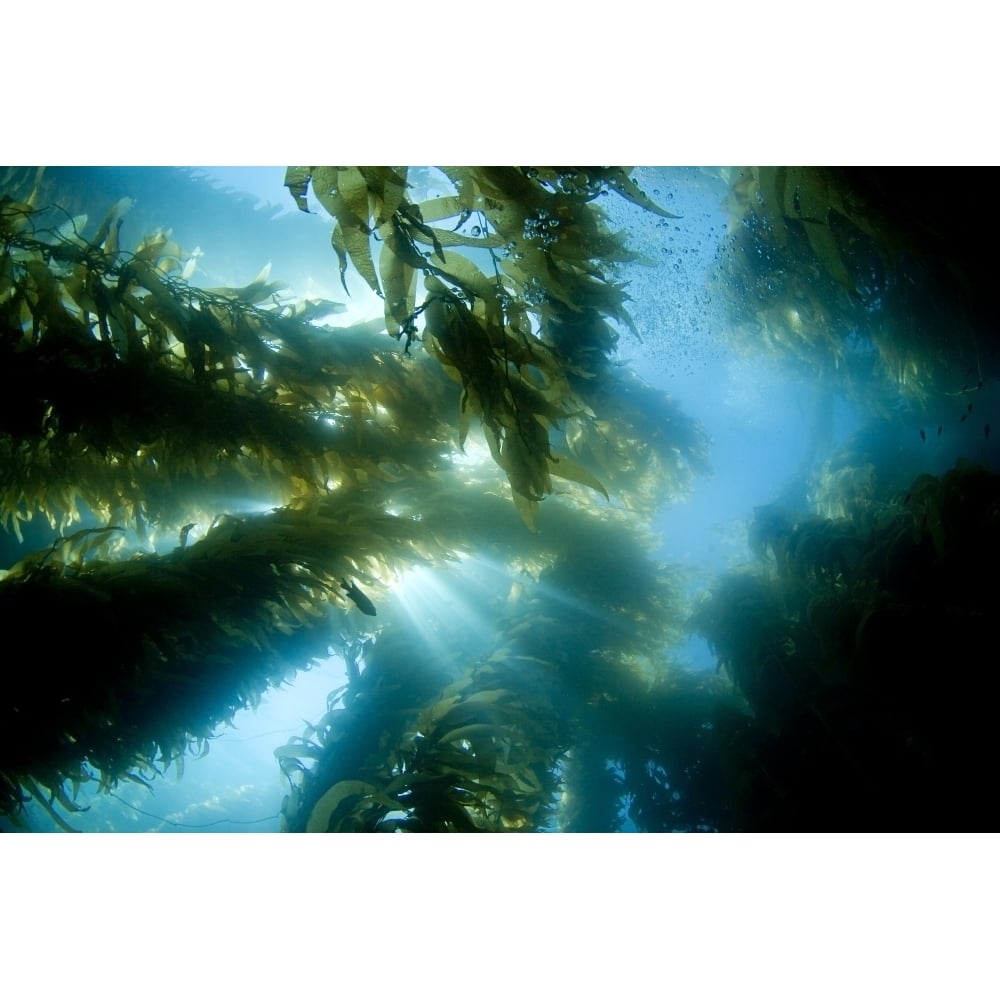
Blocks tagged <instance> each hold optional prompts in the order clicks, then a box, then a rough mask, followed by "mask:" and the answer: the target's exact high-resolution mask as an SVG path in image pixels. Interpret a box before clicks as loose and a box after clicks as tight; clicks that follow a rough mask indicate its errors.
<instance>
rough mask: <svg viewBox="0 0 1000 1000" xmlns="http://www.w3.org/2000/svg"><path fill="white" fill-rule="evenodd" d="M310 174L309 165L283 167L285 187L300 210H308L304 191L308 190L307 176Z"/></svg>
mask: <svg viewBox="0 0 1000 1000" xmlns="http://www.w3.org/2000/svg"><path fill="white" fill-rule="evenodd" d="M311 176H312V169H311V168H310V167H287V168H286V169H285V187H286V188H288V193H289V194H290V195H291V196H292V198H293V199H294V200H295V204H296V205H297V206H298V209H299V211H300V212H308V211H309V202H308V201H306V192H307V191H308V190H309V178H310V177H311Z"/></svg>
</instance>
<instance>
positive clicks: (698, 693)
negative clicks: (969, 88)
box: [0, 166, 1000, 833]
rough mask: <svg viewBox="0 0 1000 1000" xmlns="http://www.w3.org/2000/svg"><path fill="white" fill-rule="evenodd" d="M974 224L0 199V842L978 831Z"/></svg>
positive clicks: (981, 340) (988, 407)
mask: <svg viewBox="0 0 1000 1000" xmlns="http://www.w3.org/2000/svg"><path fill="white" fill-rule="evenodd" d="M986 180H988V175H987V174H986V173H985V171H982V170H979V171H976V170H972V169H969V170H944V171H929V170H917V169H913V168H818V167H808V168H802V167H711V168H708V167H706V168H696V167H683V168H677V167H670V168H667V167H637V168H618V167H425V166H420V167H303V166H292V167H266V168H263V167H227V168H219V167H58V168H57V167H50V168H44V169H43V168H36V167H0V322H2V327H0V380H2V391H0V615H2V620H3V621H4V622H5V624H6V625H7V629H8V647H7V653H6V654H5V656H4V676H5V681H6V683H5V685H4V690H3V693H2V695H0V830H3V831H9V832H70V831H80V832H86V833H95V832H118V833H126V832H154V831H155V832H176V833H182V832H191V833H199V832H200V833H208V832H225V833H234V832H271V833H274V832H279V831H281V832H317V833H326V832H329V833H347V832H592V833H593V832H600V833H610V832H658V833H665V832H744V831H745V832H801V831H824V832H826V831H858V832H883V831H884V832H900V831H929V830H938V831H942V830H943V831H954V832H960V831H989V830H991V829H992V828H993V827H994V825H995V821H994V820H993V819H992V815H993V811H992V809H990V808H989V796H988V794H987V790H988V788H989V787H991V781H990V779H991V778H992V776H993V774H994V772H995V768H996V765H997V763H998V759H997V757H998V755H997V750H996V738H995V733H996V727H997V723H996V719H995V711H996V708H995V706H996V705H997V702H998V695H1000V682H998V680H997V677H998V672H997V668H996V662H997V640H998V634H997V624H998V609H1000V579H998V575H997V572H996V566H997V562H998V557H1000V468H998V462H1000V445H998V441H997V435H998V434H1000V381H998V380H1000V357H998V355H997V350H996V339H997V329H998V324H997V321H998V308H997V299H996V297H995V296H994V295H993V294H991V287H992V286H991V281H995V279H993V278H992V275H991V274H988V273H987V271H988V269H991V268H992V255H991V254H989V253H987V252H985V251H983V250H981V249H980V246H981V240H980V236H981V234H980V232H979V230H980V229H981V228H982V219H983V212H982V208H981V205H980V203H981V198H982V192H983V184H984V182H985V181H986ZM991 428H998V429H997V432H996V433H991Z"/></svg>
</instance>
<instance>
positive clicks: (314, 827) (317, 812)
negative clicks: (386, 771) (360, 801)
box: [306, 781, 378, 833]
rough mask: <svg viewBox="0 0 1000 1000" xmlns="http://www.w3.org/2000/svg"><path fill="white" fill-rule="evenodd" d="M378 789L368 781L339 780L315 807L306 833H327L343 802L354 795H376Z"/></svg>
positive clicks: (363, 796) (362, 796) (310, 815)
mask: <svg viewBox="0 0 1000 1000" xmlns="http://www.w3.org/2000/svg"><path fill="white" fill-rule="evenodd" d="M377 792H378V789H377V788H376V787H375V786H374V785H369V784H368V782H366V781H338V782H337V783H336V784H335V785H333V786H332V787H331V788H328V789H327V791H326V794H324V795H323V796H322V798H320V800H319V801H318V802H317V803H316V805H315V806H314V807H313V811H312V812H311V813H310V814H309V822H308V823H307V824H306V833H327V832H328V831H329V829H330V823H331V821H332V820H333V817H334V814H335V813H336V812H337V810H338V809H339V808H340V806H341V805H342V803H343V802H344V801H345V800H346V799H348V798H351V797H352V796H359V797H361V798H365V797H370V796H372V795H375V794H376V793H377Z"/></svg>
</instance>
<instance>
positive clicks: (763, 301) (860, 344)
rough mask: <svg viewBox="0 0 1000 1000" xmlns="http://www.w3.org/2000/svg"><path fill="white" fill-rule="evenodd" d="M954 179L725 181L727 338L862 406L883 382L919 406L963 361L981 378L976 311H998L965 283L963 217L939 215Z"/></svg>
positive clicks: (969, 264)
mask: <svg viewBox="0 0 1000 1000" xmlns="http://www.w3.org/2000/svg"><path fill="white" fill-rule="evenodd" d="M954 181H955V178H954V177H953V176H948V177H947V178H945V177H942V178H941V179H940V181H939V183H940V185H941V188H942V190H941V191H939V192H934V193H933V194H932V193H931V192H930V191H928V190H927V188H926V175H925V173H924V172H922V171H921V172H916V171H905V170H895V171H884V170H841V169H825V168H811V167H810V168H804V167H758V168H748V169H744V170H741V171H739V172H738V173H736V174H735V176H734V178H733V181H732V196H731V203H730V208H731V211H732V212H733V215H734V218H735V219H736V220H737V222H738V225H737V226H736V227H735V229H734V233H733V236H732V237H731V238H730V241H729V245H728V252H727V253H726V256H725V258H724V264H723V269H722V274H723V277H724V281H723V288H724V290H725V291H726V292H728V294H729V297H730V301H731V303H732V310H733V316H734V319H735V320H736V327H735V329H734V331H733V337H734V341H735V342H736V343H737V345H738V346H740V347H742V348H743V349H745V350H746V351H748V352H760V351H764V352H767V353H769V354H773V355H776V356H779V357H781V358H783V359H785V360H788V361H791V362H792V363H793V364H795V365H796V366H798V367H799V368H801V369H802V370H803V371H805V372H807V373H810V374H815V375H818V376H823V377H828V378H833V379H834V380H835V381H836V382H837V383H838V384H840V385H841V386H842V387H843V388H845V389H846V390H847V391H849V392H850V393H851V394H853V395H855V396H859V397H863V398H864V399H865V400H866V401H867V402H868V403H869V404H871V405H876V404H877V403H878V401H879V399H880V397H881V396H883V395H884V394H885V387H886V386H887V385H891V386H893V387H894V388H895V391H896V392H898V393H900V394H902V395H903V396H904V397H905V398H907V399H909V400H912V401H918V402H925V401H927V400H928V399H930V398H932V397H934V396H935V395H937V394H940V393H941V392H945V391H951V390H953V389H955V388H957V386H955V385H953V384H952V383H953V382H954V375H955V373H956V372H959V371H965V370H966V369H967V368H969V367H970V366H971V367H972V368H973V370H974V371H976V372H977V373H978V375H977V377H980V378H982V377H983V376H984V372H983V365H984V359H983V357H982V356H981V354H982V353H983V352H981V351H980V349H979V341H980V340H982V339H983V338H984V337H986V336H992V327H991V326H990V324H989V322H988V321H986V320H985V319H984V317H986V316H992V315H993V314H994V313H995V307H994V306H992V304H989V305H988V306H987V305H986V304H985V303H984V302H983V301H982V300H981V299H980V292H979V290H978V289H977V288H976V285H975V281H976V280H977V279H978V277H979V276H980V274H981V271H982V265H981V263H980V262H977V261H975V260H974V257H973V255H972V250H971V246H972V245H971V244H970V243H968V242H967V240H968V238H969V237H970V235H971V234H970V233H969V231H968V226H969V221H968V219H964V218H961V217H959V216H957V215H956V214H955V213H954V212H952V211H950V210H949V208H948V207H947V206H948V204H949V201H950V200H952V199H955V200H956V201H957V202H958V203H960V204H964V202H965V199H967V198H968V197H969V195H968V193H967V192H965V191H958V190H956V189H955V185H954ZM962 186H963V187H969V186H970V185H969V184H968V183H967V181H965V180H963V181H962ZM971 186H973V187H974V184H973V185H971ZM981 287H985V286H981ZM894 394H895V393H894Z"/></svg>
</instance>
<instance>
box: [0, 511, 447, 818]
mask: <svg viewBox="0 0 1000 1000" xmlns="http://www.w3.org/2000/svg"><path fill="white" fill-rule="evenodd" d="M119 535H120V532H119V531H117V530H116V529H114V528H108V529H103V530H97V529H86V530H84V531H81V532H77V533H76V534H75V535H73V536H71V537H70V538H67V539H63V540H60V541H59V542H57V543H56V544H54V545H53V546H52V547H51V548H50V549H48V550H46V551H44V552H40V553H36V554H35V555H33V556H31V557H29V558H26V559H25V560H23V561H22V562H21V563H19V564H18V565H16V566H15V567H13V568H12V569H11V570H10V571H9V572H7V573H6V574H5V575H4V578H3V579H2V580H0V608H2V610H3V615H4V619H5V620H6V621H19V622H49V623H51V627H50V628H48V629H46V630H43V631H40V632H39V633H38V634H37V636H35V637H34V638H32V639H31V640H30V646H25V647H22V648H26V649H27V648H30V656H31V659H32V661H33V662H34V663H35V664H39V663H41V664H42V665H44V670H39V669H37V668H35V667H32V668H30V669H29V668H28V667H27V666H24V665H22V666H21V667H17V666H16V665H15V663H13V662H12V663H11V669H10V670H9V671H8V676H7V682H6V686H5V695H4V702H3V707H2V714H3V719H2V725H0V810H2V811H8V810H10V809H12V808H14V807H16V805H17V804H18V803H19V802H20V801H21V800H22V793H21V791H20V790H19V789H21V788H24V789H28V790H30V791H32V794H33V795H35V797H37V786H38V785H41V786H42V787H44V788H46V789H48V790H49V792H50V795H52V796H57V797H59V798H60V801H61V802H62V803H63V805H65V800H64V798H63V796H64V788H63V786H64V784H65V783H67V782H69V783H74V784H77V785H78V784H79V783H80V782H81V781H83V780H86V779H87V778H91V777H96V778H98V779H99V781H100V784H101V787H102V788H107V787H110V786H113V785H114V784H115V783H116V782H117V781H119V780H121V779H142V777H143V775H144V774H145V775H147V776H151V775H152V773H155V771H156V770H157V769H158V768H159V767H162V766H165V765H166V764H169V763H170V762H171V761H172V760H175V759H178V758H179V757H181V756H182V755H183V753H184V752H185V751H186V750H187V749H188V747H189V746H190V745H191V742H192V740H197V741H198V742H199V744H200V745H202V747H203V748H204V744H203V741H204V740H205V739H206V738H207V737H209V736H210V735H211V734H212V732H213V731H214V730H215V729H216V727H217V726H218V725H219V724H220V723H222V722H224V721H228V720H231V719H232V716H233V714H234V713H235V712H236V711H238V710H239V709H241V708H245V707H247V706H252V705H255V704H256V702H257V699H258V698H259V696H260V694H261V693H262V692H263V691H264V690H265V689H266V688H267V687H268V686H269V685H274V684H278V683H280V682H281V681H282V680H284V679H286V678H288V677H290V676H291V675H292V674H293V673H294V672H295V671H296V670H297V669H300V668H301V667H302V666H303V665H304V664H306V663H308V662H309V660H310V659H312V658H314V657H317V656H322V655H325V654H326V652H327V649H328V646H329V645H330V641H331V635H333V634H334V633H333V631H332V630H331V625H330V622H329V621H328V618H329V616H330V608H331V605H333V606H340V607H341V608H350V607H352V605H351V604H350V603H348V601H349V599H350V600H351V601H354V602H355V603H358V600H359V599H358V598H355V597H352V596H351V593H354V592H355V591H350V590H349V588H350V587H353V588H357V583H356V582H355V581H358V580H360V581H361V582H362V583H363V584H365V586H368V585H370V584H371V585H374V584H375V583H376V576H377V575H378V576H384V577H389V576H391V575H392V574H393V573H394V572H396V571H397V570H399V569H401V568H403V567H405V566H410V565H413V564H415V563H425V562H428V561H430V560H432V559H441V558H443V557H444V556H445V555H446V553H444V552H442V551H441V549H440V548H439V547H438V546H436V545H435V544H434V543H433V542H428V541H427V539H426V538H425V537H424V535H423V533H422V532H421V531H420V529H419V525H418V524H416V522H414V521H413V520H411V519H408V518H400V517H393V516H391V515H389V514H385V513H383V512H381V511H378V510H372V509H371V508H370V507H368V506H367V505H365V504H363V503H358V502H356V501H353V500H352V499H351V498H350V497H349V496H345V495H338V496H333V497H329V498H325V499H323V500H321V501H315V502H312V503H310V504H306V505H302V506H300V507H299V508H297V509H290V508H284V509H279V510H275V511H272V512H270V513H268V514H258V515H247V516H243V517H237V516H232V515H226V516H223V517H221V518H220V519H219V520H218V521H217V523H216V524H215V525H214V526H213V527H212V528H211V530H209V531H208V533H207V534H206V535H205V537H204V538H202V539H200V540H199V541H197V542H194V543H191V544H185V542H186V537H185V538H182V540H181V544H180V545H179V546H178V547H177V548H175V549H174V551H173V552H171V553H169V554H167V555H162V556H157V555H138V556H134V557H132V558H126V559H119V560H117V561H112V560H111V559H109V558H108V556H109V555H110V554H111V553H110V552H109V549H110V547H111V546H112V544H113V542H114V540H115V539H116V538H117V537H118V536H119ZM347 581H351V583H350V584H347ZM361 593H362V594H364V591H362V592H361ZM366 596H367V595H366ZM360 606H361V605H360V604H359V607H360ZM355 613H356V612H355ZM345 628H346V629H347V631H348V632H350V628H349V626H347V625H346V624H342V625H341V630H343V629H345Z"/></svg>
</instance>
